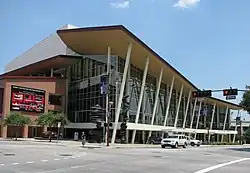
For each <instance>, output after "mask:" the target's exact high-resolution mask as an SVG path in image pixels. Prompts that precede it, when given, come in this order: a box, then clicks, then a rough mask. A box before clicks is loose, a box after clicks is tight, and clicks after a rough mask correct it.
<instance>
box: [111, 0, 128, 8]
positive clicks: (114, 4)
mask: <svg viewBox="0 0 250 173" xmlns="http://www.w3.org/2000/svg"><path fill="white" fill-rule="evenodd" d="M130 4H131V0H125V1H119V2H111V3H110V6H111V7H113V8H129V7H130Z"/></svg>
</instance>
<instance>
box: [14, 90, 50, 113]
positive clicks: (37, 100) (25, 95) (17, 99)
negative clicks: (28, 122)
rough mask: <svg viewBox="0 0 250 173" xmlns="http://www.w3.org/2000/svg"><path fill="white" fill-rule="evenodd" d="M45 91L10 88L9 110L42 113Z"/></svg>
mask: <svg viewBox="0 0 250 173" xmlns="http://www.w3.org/2000/svg"><path fill="white" fill-rule="evenodd" d="M44 106H45V91H44V90H41V89H35V88H27V87H22V86H15V85H12V86H11V100H10V110H12V111H26V112H36V113H44Z"/></svg>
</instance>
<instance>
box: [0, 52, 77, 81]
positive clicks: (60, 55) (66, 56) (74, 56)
mask: <svg viewBox="0 0 250 173" xmlns="http://www.w3.org/2000/svg"><path fill="white" fill-rule="evenodd" d="M57 57H64V58H79V59H80V58H82V57H81V56H76V55H63V54H59V55H55V56H52V57H50V58H47V59H44V60H41V61H38V62H35V63H33V64H28V65H26V66H23V67H21V68H18V69H15V70H11V71H8V72H6V73H3V74H0V78H3V77H5V76H8V75H9V74H11V73H13V72H16V71H18V70H20V69H25V68H28V67H29V66H32V65H36V64H39V63H41V62H45V61H48V60H49V59H52V58H57Z"/></svg>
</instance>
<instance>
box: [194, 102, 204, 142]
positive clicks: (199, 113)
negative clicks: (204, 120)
mask: <svg viewBox="0 0 250 173" xmlns="http://www.w3.org/2000/svg"><path fill="white" fill-rule="evenodd" d="M201 106H202V100H201V101H200V105H199V112H198V117H197V122H196V127H195V129H196V130H197V129H198V127H199V121H200V116H201ZM196 136H197V132H195V135H194V138H195V139H196Z"/></svg>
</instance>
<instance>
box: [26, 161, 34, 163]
mask: <svg viewBox="0 0 250 173" xmlns="http://www.w3.org/2000/svg"><path fill="white" fill-rule="evenodd" d="M26 163H34V161H28V162H26Z"/></svg>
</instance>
